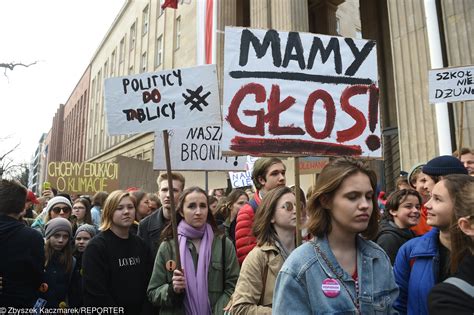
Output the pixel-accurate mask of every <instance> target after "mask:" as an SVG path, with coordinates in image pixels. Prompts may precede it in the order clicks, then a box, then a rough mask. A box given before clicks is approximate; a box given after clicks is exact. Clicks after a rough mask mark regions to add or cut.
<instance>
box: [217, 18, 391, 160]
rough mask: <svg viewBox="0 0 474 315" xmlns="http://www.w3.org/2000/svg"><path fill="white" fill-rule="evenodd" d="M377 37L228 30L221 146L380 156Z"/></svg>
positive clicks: (271, 152) (266, 151) (272, 152)
mask: <svg viewBox="0 0 474 315" xmlns="http://www.w3.org/2000/svg"><path fill="white" fill-rule="evenodd" d="M377 79H378V74H377V52H376V46H375V42H374V41H372V40H362V39H354V38H344V37H339V36H325V35H317V34H310V33H300V32H280V31H277V30H272V29H270V30H257V29H248V28H236V27H226V29H225V58H224V105H223V139H222V141H223V144H222V145H223V150H224V151H225V153H228V152H229V151H230V153H237V152H238V153H240V154H250V155H257V156H265V155H275V154H278V155H282V154H288V155H310V156H311V155H312V156H319V155H328V156H331V155H332V156H334V155H336V156H338V155H352V156H370V157H381V156H382V149H381V148H382V143H381V131H380V122H379V121H380V118H379V116H380V115H379V104H378V99H379V89H378V83H377Z"/></svg>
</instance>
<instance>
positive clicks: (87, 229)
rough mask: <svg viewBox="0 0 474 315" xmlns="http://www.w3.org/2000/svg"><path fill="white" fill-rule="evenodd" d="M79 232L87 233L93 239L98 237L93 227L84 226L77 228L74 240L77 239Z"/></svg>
mask: <svg viewBox="0 0 474 315" xmlns="http://www.w3.org/2000/svg"><path fill="white" fill-rule="evenodd" d="M79 232H87V233H89V234H90V236H91V238H93V237H94V236H95V235H96V233H97V230H96V228H95V226H93V225H90V224H83V225H81V226H79V227H78V228H77V231H76V234H75V235H74V239H76V237H77V234H79Z"/></svg>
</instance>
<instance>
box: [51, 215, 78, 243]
mask: <svg viewBox="0 0 474 315" xmlns="http://www.w3.org/2000/svg"><path fill="white" fill-rule="evenodd" d="M61 231H64V232H67V233H68V234H69V238H71V235H72V227H71V223H70V222H69V220H67V219H64V218H54V219H51V220H49V221H48V222H47V223H46V230H45V237H46V239H49V238H50V237H51V236H53V235H54V234H55V233H57V232H61Z"/></svg>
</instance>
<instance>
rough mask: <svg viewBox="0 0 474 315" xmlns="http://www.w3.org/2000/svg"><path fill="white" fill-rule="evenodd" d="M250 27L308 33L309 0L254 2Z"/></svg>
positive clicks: (251, 5)
mask: <svg viewBox="0 0 474 315" xmlns="http://www.w3.org/2000/svg"><path fill="white" fill-rule="evenodd" d="M250 26H251V27H253V28H263V29H269V28H273V29H277V30H280V31H304V32H307V31H308V1H307V0H252V1H251V3H250Z"/></svg>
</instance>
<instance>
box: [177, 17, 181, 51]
mask: <svg viewBox="0 0 474 315" xmlns="http://www.w3.org/2000/svg"><path fill="white" fill-rule="evenodd" d="M180 40H181V17H180V16H178V17H177V18H176V50H178V49H179V45H180Z"/></svg>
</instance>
